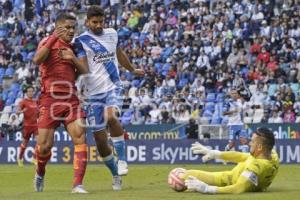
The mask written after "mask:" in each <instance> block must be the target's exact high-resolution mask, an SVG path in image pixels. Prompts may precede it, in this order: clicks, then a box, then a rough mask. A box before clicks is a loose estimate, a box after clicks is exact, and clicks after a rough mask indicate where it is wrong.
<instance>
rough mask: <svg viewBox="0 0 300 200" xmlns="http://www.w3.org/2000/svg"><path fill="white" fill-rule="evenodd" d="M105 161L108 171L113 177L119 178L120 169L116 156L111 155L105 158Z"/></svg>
mask: <svg viewBox="0 0 300 200" xmlns="http://www.w3.org/2000/svg"><path fill="white" fill-rule="evenodd" d="M103 161H104V163H105V165H106V166H107V167H108V169H109V170H110V172H111V174H112V175H113V176H118V167H117V163H116V161H115V157H114V155H113V154H110V155H108V156H106V157H105V158H103Z"/></svg>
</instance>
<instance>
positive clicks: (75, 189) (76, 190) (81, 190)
mask: <svg viewBox="0 0 300 200" xmlns="http://www.w3.org/2000/svg"><path fill="white" fill-rule="evenodd" d="M71 193H72V194H75V193H78V194H87V193H88V191H86V190H85V189H84V188H83V185H77V186H75V187H73V189H72V191H71Z"/></svg>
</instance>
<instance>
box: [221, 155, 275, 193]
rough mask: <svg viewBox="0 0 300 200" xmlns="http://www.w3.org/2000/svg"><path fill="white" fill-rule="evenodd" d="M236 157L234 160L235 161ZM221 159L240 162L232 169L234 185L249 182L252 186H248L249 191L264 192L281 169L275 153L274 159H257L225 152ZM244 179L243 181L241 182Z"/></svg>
mask: <svg viewBox="0 0 300 200" xmlns="http://www.w3.org/2000/svg"><path fill="white" fill-rule="evenodd" d="M233 156H234V159H233ZM221 158H222V159H224V160H228V161H233V162H238V165H237V166H236V167H235V168H233V169H232V171H231V174H232V184H235V183H237V182H239V181H242V182H243V180H248V181H250V182H251V183H252V184H251V186H250V187H249V185H248V186H247V189H246V190H247V191H248V192H251V191H264V190H266V189H267V188H268V186H269V185H270V184H271V183H272V181H273V179H274V177H275V176H276V174H277V172H278V168H279V158H278V155H277V153H276V152H275V151H273V152H272V159H271V160H266V159H257V158H254V157H253V156H251V155H250V154H245V153H237V152H224V153H222V154H221ZM241 179H242V180H241Z"/></svg>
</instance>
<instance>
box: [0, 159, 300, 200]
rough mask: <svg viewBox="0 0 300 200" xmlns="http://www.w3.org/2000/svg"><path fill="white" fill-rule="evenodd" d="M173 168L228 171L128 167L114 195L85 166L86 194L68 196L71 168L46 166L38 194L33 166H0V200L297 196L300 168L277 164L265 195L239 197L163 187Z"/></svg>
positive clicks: (98, 169) (102, 173) (99, 172)
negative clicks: (41, 190) (120, 187)
mask: <svg viewBox="0 0 300 200" xmlns="http://www.w3.org/2000/svg"><path fill="white" fill-rule="evenodd" d="M175 167H184V168H187V169H192V168H193V169H203V170H208V171H217V170H226V169H230V168H232V166H231V165H229V166H222V165H130V166H129V170H130V171H129V175H128V176H126V177H124V178H123V190H122V191H119V192H114V191H112V189H111V177H110V175H109V173H108V170H107V169H106V168H105V167H104V166H103V165H102V164H101V165H88V168H87V173H86V177H85V182H84V185H85V188H86V189H87V190H88V191H89V192H90V193H89V194H71V193H70V190H71V182H72V166H71V165H51V164H50V165H48V167H47V174H46V179H45V188H44V192H42V193H35V192H34V191H33V184H32V183H33V174H34V167H33V165H26V166H25V167H23V168H19V167H17V166H16V165H0V200H44V199H49V200H50V199H52V200H72V199H74V200H81V199H88V200H96V199H97V200H117V199H118V200H144V199H149V200H150V199H151V200H160V199H162V200H173V199H176V200H179V199H180V200H193V199H197V200H199V199H205V200H206V199H220V200H229V199H234V200H245V199H251V200H258V199H261V200H271V199H272V200H274V199H280V200H296V199H299V196H300V165H281V167H280V170H279V173H278V175H277V177H276V178H275V180H274V182H273V184H272V185H271V187H270V188H269V190H268V191H267V192H264V193H245V194H241V195H203V194H200V193H191V192H181V193H178V192H175V191H173V190H171V189H170V188H169V186H168V184H167V175H168V173H169V171H170V170H171V169H172V168H175Z"/></svg>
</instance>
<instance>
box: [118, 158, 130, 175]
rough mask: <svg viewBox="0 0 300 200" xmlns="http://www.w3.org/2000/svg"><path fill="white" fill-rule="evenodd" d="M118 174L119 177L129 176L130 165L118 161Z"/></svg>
mask: <svg viewBox="0 0 300 200" xmlns="http://www.w3.org/2000/svg"><path fill="white" fill-rule="evenodd" d="M117 165H118V174H119V176H126V175H127V174H128V165H127V162H126V161H124V160H118V163H117Z"/></svg>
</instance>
